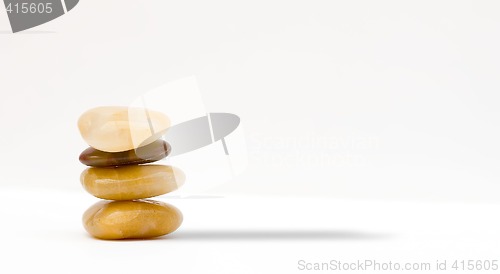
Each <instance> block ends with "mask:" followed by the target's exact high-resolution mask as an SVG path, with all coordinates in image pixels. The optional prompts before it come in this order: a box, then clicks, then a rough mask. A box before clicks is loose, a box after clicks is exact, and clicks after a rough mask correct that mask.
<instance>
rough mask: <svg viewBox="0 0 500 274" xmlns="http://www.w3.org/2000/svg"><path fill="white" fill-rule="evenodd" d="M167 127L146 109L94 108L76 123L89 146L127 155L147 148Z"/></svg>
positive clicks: (164, 118) (162, 117) (162, 118)
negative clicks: (129, 151)
mask: <svg viewBox="0 0 500 274" xmlns="http://www.w3.org/2000/svg"><path fill="white" fill-rule="evenodd" d="M169 126H170V120H169V119H168V117H167V116H166V115H165V114H163V113H161V112H158V111H153V110H149V109H146V108H129V107H97V108H93V109H90V110H88V111H86V112H85V113H83V114H82V115H81V116H80V118H79V119H78V128H79V129H80V134H81V135H82V137H83V139H84V140H85V142H87V144H89V146H91V147H93V148H95V149H97V150H100V151H106V152H119V151H127V150H131V149H134V148H138V147H141V146H145V145H147V144H150V143H152V142H154V141H156V140H157V139H159V138H160V137H161V135H163V134H164V133H165V132H166V130H167V129H168V127H169Z"/></svg>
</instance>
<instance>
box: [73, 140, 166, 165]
mask: <svg viewBox="0 0 500 274" xmlns="http://www.w3.org/2000/svg"><path fill="white" fill-rule="evenodd" d="M170 151H171V147H170V145H169V144H168V143H167V142H165V141H163V140H156V141H154V142H152V143H151V144H149V145H145V146H143V147H138V148H136V149H131V150H127V151H122V152H106V151H100V150H97V149H95V148H93V147H89V148H87V149H86V150H84V151H83V152H82V153H81V154H80V162H81V163H82V164H84V165H87V166H94V167H113V166H122V165H138V164H146V163H152V162H155V161H158V160H161V159H163V158H165V157H167V155H168V154H169V153H170Z"/></svg>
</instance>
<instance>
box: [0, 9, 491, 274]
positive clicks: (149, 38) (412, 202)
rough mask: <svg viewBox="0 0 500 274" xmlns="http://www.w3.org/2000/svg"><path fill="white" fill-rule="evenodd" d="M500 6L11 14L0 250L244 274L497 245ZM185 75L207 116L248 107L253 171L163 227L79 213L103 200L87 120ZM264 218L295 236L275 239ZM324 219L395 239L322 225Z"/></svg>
mask: <svg viewBox="0 0 500 274" xmlns="http://www.w3.org/2000/svg"><path fill="white" fill-rule="evenodd" d="M499 8H500V4H499V3H498V2H497V1H418V2H413V1H269V0H267V1H247V2H244V1H140V3H134V4H130V3H125V2H124V1H117V0H116V1H112V0H109V1H88V0H82V1H81V2H80V3H79V4H78V5H77V6H76V7H75V8H74V9H73V10H72V11H70V12H69V13H68V14H67V15H65V16H63V17H61V18H58V19H56V20H54V21H52V22H49V23H47V24H45V25H42V26H39V27H36V28H34V29H32V30H28V31H25V32H21V33H18V34H11V33H10V26H9V24H8V19H7V15H6V13H5V12H3V11H1V10H0V94H1V98H0V113H1V115H0V125H1V128H2V131H1V134H0V146H1V149H2V150H1V151H2V153H1V157H0V167H1V169H0V171H1V173H2V179H1V181H0V186H1V189H2V195H3V199H4V200H3V202H4V203H5V204H4V205H3V206H2V211H1V212H2V214H4V216H6V217H5V218H4V221H2V223H1V226H2V228H1V229H2V230H0V231H3V232H4V233H3V234H4V235H6V236H9V235H14V236H16V237H9V241H8V245H2V247H1V248H0V250H1V251H2V253H4V252H5V255H7V253H9V256H12V257H14V258H16V260H21V259H22V258H24V257H21V256H22V254H23V253H22V252H19V253H16V252H14V253H11V252H9V251H8V250H9V249H10V248H13V247H14V249H15V246H17V247H18V248H22V250H23V252H25V250H30V251H29V252H28V253H27V255H26V256H27V257H28V258H31V259H33V258H34V257H36V256H38V255H39V254H40V256H42V255H41V254H44V253H45V252H43V250H45V248H46V247H50V246H53V247H57V250H59V253H61V252H64V251H65V250H67V249H68V248H70V250H72V252H74V254H75V256H77V258H74V262H75V263H77V262H80V263H82V264H83V263H84V262H90V263H93V264H100V265H101V266H103V267H105V268H109V267H111V266H109V265H106V264H107V263H108V261H107V260H105V259H103V258H102V256H110V258H111V259H112V260H113V259H117V258H118V257H120V258H121V257H124V258H129V256H134V258H138V259H137V260H138V262H142V261H143V260H144V261H147V260H146V259H147V256H152V258H156V259H159V258H163V257H164V259H165V263H164V265H163V266H162V267H163V268H161V269H157V270H156V271H158V272H163V271H164V272H167V271H169V270H170V269H171V268H170V267H171V266H169V262H170V263H172V262H174V265H173V266H172V268H174V269H175V268H179V267H181V266H182V265H185V264H187V265H189V267H186V268H184V270H186V271H187V269H189V268H192V267H193V265H192V264H194V263H196V260H198V262H199V263H200V266H199V268H197V269H199V270H205V271H207V272H211V271H212V272H214V273H222V272H224V271H228V272H229V271H231V270H232V269H234V268H235V267H236V266H240V268H239V269H240V271H239V272H242V271H241V269H245V267H246V266H248V265H251V266H252V267H251V268H250V267H247V268H246V269H247V270H248V273H255V271H259V272H265V271H274V273H276V271H279V270H281V272H283V273H285V272H291V271H294V270H296V261H297V260H298V259H300V258H302V257H305V256H306V255H307V256H309V257H308V259H310V260H323V259H324V258H327V259H332V257H334V256H335V254H343V256H344V258H347V259H352V260H355V259H365V258H366V257H370V256H375V255H377V256H382V258H384V259H388V260H389V259H391V258H392V259H397V258H399V259H401V258H406V259H408V260H413V261H420V260H424V259H426V258H428V259H432V260H437V259H440V258H443V257H446V256H450V257H452V258H455V257H460V258H462V257H463V258H464V259H489V258H491V257H495V256H496V258H498V257H499V256H498V255H499V250H498V247H497V246H498V242H499V239H500V237H499V236H498V235H497V233H496V232H497V231H498V229H499V228H500V224H499V223H498V221H497V217H496V213H497V212H498V202H499V201H500V198H499V191H500V186H499V182H500V173H499V171H498V170H499V169H498V166H499V164H500V158H499V157H498V155H499V152H500V144H499V142H498V140H499V139H500V130H499V126H498V124H499V120H500V109H499V108H498V107H497V106H498V104H499V101H500V95H499V93H498V91H499V87H500V82H499V81H498V75H499V73H500V54H499V51H498V48H500V35H499V34H500V17H499V16H498V10H499ZM191 75H194V76H195V77H196V78H197V80H198V84H199V88H200V90H201V91H202V93H203V99H204V102H205V105H206V106H207V108H208V111H214V112H232V113H235V114H238V115H239V116H240V117H241V119H242V124H243V126H244V130H245V135H246V140H247V148H248V152H249V166H248V168H247V170H246V171H245V172H244V173H243V174H241V175H240V176H239V177H237V178H236V179H235V180H233V181H231V182H228V183H227V184H226V185H224V186H222V187H220V188H218V189H213V190H212V191H211V192H210V193H208V194H206V193H204V195H216V196H225V197H227V198H224V199H184V200H183V199H178V200H173V202H172V203H173V204H176V205H178V206H179V208H180V209H181V210H182V211H183V212H184V213H185V215H186V221H185V224H184V225H183V226H182V227H181V228H180V230H179V231H178V232H177V234H173V235H172V236H171V237H172V239H173V240H172V241H168V240H169V239H170V238H169V239H164V240H165V241H163V240H162V241H147V242H126V243H117V242H100V241H93V240H92V239H90V238H88V237H87V236H86V235H85V232H84V231H83V228H82V227H81V226H80V223H79V218H80V214H81V212H82V211H83V210H84V209H85V208H86V207H87V205H88V206H90V204H91V203H92V202H93V201H95V199H93V198H92V197H90V195H88V194H86V193H84V191H83V189H82V188H81V187H80V184H79V180H78V178H79V173H80V172H81V170H83V168H84V166H83V165H81V164H80V163H79V162H78V160H77V157H78V155H79V153H80V151H82V150H83V149H85V148H86V144H85V143H84V142H83V140H81V138H80V136H79V133H78V130H77V127H76V121H77V119H78V117H79V115H80V114H81V113H82V112H83V111H85V110H86V109H88V108H91V107H95V106H99V105H128V104H130V103H131V102H132V101H133V100H135V99H136V98H137V97H138V96H140V95H141V94H143V93H144V92H147V91H148V90H150V89H152V88H155V87H157V86H161V85H163V84H165V83H167V82H169V81H173V80H176V79H180V78H183V77H187V76H191ZM172 100H175V98H172ZM166 112H167V114H168V111H166ZM186 183H189V181H188V182H186ZM37 193H39V194H37ZM23 195H26V196H23ZM65 195H66V196H65ZM63 196H65V197H66V198H64V197H63ZM264 196H268V197H274V198H263V197H264ZM288 196H290V197H296V198H290V197H289V198H285V197H288ZM23 197H24V198H23ZM67 197H71V199H69V198H67ZM231 197H232V198H231ZM234 197H240V199H236V198H234ZM314 197H315V198H314ZM13 198H15V200H12V199H13ZM58 198H61V199H62V200H61V205H58V204H57V203H56V202H54V200H52V199H58ZM267 199H271V200H267ZM273 199H274V200H273ZM303 199H306V200H307V199H310V200H307V201H308V202H304V201H303ZM243 201H244V202H243ZM252 201H255V203H256V204H253V203H252ZM63 202H64V203H63ZM259 203H260V204H259ZM195 205H196V207H195ZM285 205H286V206H285ZM32 207H38V208H40V209H45V211H43V210H42V211H40V212H37V211H32V210H31V209H32ZM183 207H184V208H183ZM58 208H64V210H62V211H60V212H59V213H56V212H57V209H58ZM210 209H213V211H211V212H207V210H210ZM388 209H397V210H396V212H391V210H388ZM16 210H17V211H16ZM290 210H292V211H290ZM293 210H299V211H298V212H301V214H300V215H299V216H297V215H294V214H292V213H291V212H295V211H293ZM300 210H304V212H302V211H300ZM48 211H50V212H49V213H47V212H48ZM238 213H241V215H239V214H238ZM393 213H395V215H394V214H393ZM44 214H48V215H47V216H48V217H47V218H46V219H45V218H44V217H43V216H44ZM207 214H210V216H213V217H211V218H208V217H207ZM32 218H34V219H33V221H31V220H32ZM207 218H208V219H207ZM304 218H305V219H304ZM305 220H306V221H307V222H306V221H305ZM410 220H412V221H410ZM233 221H234V222H237V224H235V223H234V222H233ZM245 221H246V222H247V223H245ZM305 222H306V223H305ZM402 223H404V225H402ZM242 224H247V226H245V229H246V230H244V231H243V232H242V231H241V230H239V229H241V227H238V226H239V225H242ZM256 224H257V225H256ZM217 225H220V226H217ZM20 226H22V227H21V228H20ZM57 228H59V229H57ZM63 228H64V229H63ZM66 228H67V229H66ZM253 228H258V229H260V230H263V231H264V237H263V236H262V235H261V234H256V233H255V232H253V231H254V230H252V229H253ZM205 229H207V230H210V229H212V230H211V231H215V232H213V234H210V233H208V232H207V233H208V235H207V234H203V233H201V232H200V231H205ZM273 229H275V230H276V231H278V232H279V231H283V230H284V229H289V230H292V231H293V230H295V231H298V232H296V233H298V234H294V235H295V236H300V235H302V236H303V237H302V240H297V239H295V237H284V238H283V237H281V238H280V237H274V238H273V236H276V235H275V234H273V233H271V232H272V231H274V230H273ZM325 229H326V230H328V231H334V232H335V231H348V232H349V233H356V231H361V233H365V234H367V235H379V234H381V235H390V236H388V237H372V238H373V239H372V238H370V237H368V238H370V240H369V239H367V238H363V237H349V235H351V234H349V233H347V234H342V233H340V236H338V234H329V233H326V235H323V238H321V237H319V236H312V235H315V233H314V232H315V231H322V230H325ZM37 231H38V232H37ZM190 231H194V232H190ZM221 231H222V232H221ZM224 231H226V232H227V231H240V232H241V233H240V232H238V233H236V234H235V235H236V236H233V237H232V238H231V237H221V236H220V234H223V233H224ZM245 231H246V232H245ZM266 231H267V232H266ZM300 231H302V232H303V233H302V234H301V232H300ZM44 233H46V234H44ZM183 233H184V234H183ZM189 233H191V234H189ZM196 233H198V234H196ZM266 233H267V234H266ZM229 234H231V233H229ZM176 235H178V236H177V237H178V238H177V239H181V240H178V241H177V242H175V239H176V238H175V237H176ZM193 235H194V236H193ZM196 235H198V236H196ZM200 235H201V236H200ZM266 235H267V236H266ZM304 235H306V236H304ZM319 235H322V234H321V233H319ZM335 235H337V236H335ZM342 235H344V236H345V237H344V236H342ZM356 235H357V234H356ZM363 235H364V234H363ZM17 236H19V237H17ZM21 236H22V237H21ZM190 236H191V239H192V240H191V241H188V242H183V241H182V239H189V238H190ZM292 236H293V235H292ZM51 237H52V238H51ZM252 237H253V238H252ZM318 238H319V239H318ZM353 238H354V239H353ZM196 239H198V240H196ZM227 239H230V240H229V241H228V240H227ZM249 239H250V240H249ZM341 240H342V241H341ZM276 241H277V242H276ZM51 243H57V244H54V245H51ZM44 245H45V247H44ZM270 246H275V248H274V249H273V248H271V247H270ZM30 247H32V248H30ZM115 247H116V248H119V250H121V251H119V252H118V253H116V254H115V253H114V251H115ZM174 247H175V248H174ZM292 247H296V248H299V247H300V248H299V249H297V250H296V249H293V248H292ZM124 248H140V249H141V250H142V249H144V250H145V252H146V253H144V254H142V255H138V254H136V253H134V252H133V251H130V252H129V251H123V250H125V249H124ZM198 249H199V250H201V251H200V252H202V253H195V255H193V252H194V251H192V250H198ZM263 249H265V250H264V251H262V250H263ZM306 249H307V252H306ZM103 250H107V251H106V253H103V254H101V253H99V252H104V251H103ZM294 250H295V251H294ZM108 251H109V252H108ZM148 251H151V252H150V253H148ZM235 251H237V252H235ZM161 252H165V253H164V256H161V254H163V253H161ZM205 252H207V253H209V254H210V255H209V257H205V256H202V255H201V254H206V253H205ZM259 252H264V253H259ZM59 253H58V254H59ZM67 254H72V253H71V252H69V253H66V256H69V255H67ZM96 254H101V255H102V256H98V257H96V256H97V255H96ZM104 254H106V255H104ZM145 254H148V255H145ZM196 254H198V255H196ZM238 254H240V255H241V256H238ZM259 254H260V255H259ZM2 255H4V254H2ZM115 256H116V257H115ZM41 258H42V259H43V258H45V257H41ZM169 258H172V261H169ZM179 258H184V260H185V261H184V260H181V259H179ZM460 258H456V259H460ZM42 259H40V260H42ZM306 259H307V258H306ZM16 260H9V261H10V262H11V264H8V265H7V267H10V266H14V265H15V264H14V263H15V262H17V261H16ZM72 262H73V261H72ZM19 263H20V264H21V262H19ZM115 263H116V262H115ZM184 263H185V264H184ZM203 264H205V265H204V266H203ZM126 265H127V264H124V265H122V266H126ZM28 266H31V267H36V264H34V265H28ZM44 266H47V267H49V265H44ZM155 266H156V265H155ZM215 266H218V268H216V267H215ZM115 267H117V269H118V268H120V265H118V266H115ZM44 269H45V268H44ZM47 269H48V268H47ZM109 269H111V268H109ZM126 269H129V270H132V269H135V268H133V267H132V268H131V267H130V266H129V267H127V268H126ZM137 269H140V267H138V268H137ZM148 269H149V268H148ZM251 269H253V270H254V271H250V270H251ZM60 270H61V271H62V270H63V269H60ZM150 270H152V269H150Z"/></svg>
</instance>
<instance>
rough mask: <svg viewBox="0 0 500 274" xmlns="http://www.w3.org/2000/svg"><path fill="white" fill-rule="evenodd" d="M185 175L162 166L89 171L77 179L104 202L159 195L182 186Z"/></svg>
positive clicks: (95, 168) (170, 167)
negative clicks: (104, 200)
mask: <svg viewBox="0 0 500 274" xmlns="http://www.w3.org/2000/svg"><path fill="white" fill-rule="evenodd" d="M184 181H185V175H184V173H183V172H182V171H181V170H180V169H178V168H175V167H172V166H164V165H141V166H139V165H132V166H122V167H116V168H100V167H91V168H87V169H85V170H84V171H83V172H82V174H81V175H80V182H81V183H82V186H83V188H85V190H86V191H87V192H88V193H90V194H92V195H94V196H95V197H97V198H101V199H106V200H134V199H143V198H149V197H154V196H158V195H162V194H165V193H168V192H171V191H174V190H176V189H178V188H179V187H180V186H181V185H182V184H184Z"/></svg>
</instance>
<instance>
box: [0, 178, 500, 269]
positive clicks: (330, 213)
mask: <svg viewBox="0 0 500 274" xmlns="http://www.w3.org/2000/svg"><path fill="white" fill-rule="evenodd" d="M158 200H162V201H166V202H168V203H171V204H173V205H175V206H176V207H178V208H179V209H180V210H181V211H182V212H183V214H184V223H183V224H182V226H181V227H180V229H179V230H178V231H176V232H174V233H173V234H171V235H170V236H167V237H164V238H158V239H156V240H146V241H140V240H137V241H101V240H94V239H92V238H90V237H89V236H87V234H86V232H85V231H84V229H83V227H82V225H81V220H80V218H81V214H82V213H83V211H85V209H87V208H88V207H90V205H91V204H93V203H94V202H96V201H97V199H95V198H92V197H89V195H87V194H86V193H83V192H63V191H61V192H57V191H47V190H42V189H12V188H10V189H6V188H2V189H1V192H0V201H1V206H0V216H2V220H3V221H2V225H1V226H0V234H1V235H2V236H3V240H2V245H0V251H1V254H0V255H1V257H2V263H1V264H0V272H1V273H68V272H71V273H75V272H76V273H105V272H113V273H137V272H140V273H142V272H144V273H146V272H149V273H161V272H169V273H296V272H299V273H304V272H306V271H299V270H297V267H298V261H299V260H305V261H308V262H324V261H326V262H328V261H330V260H334V259H335V260H341V261H349V262H351V261H356V260H365V259H368V260H377V261H380V262H388V261H392V262H394V263H395V262H399V263H405V262H412V263H413V262H424V263H425V262H431V263H432V266H433V267H434V264H435V261H436V260H445V259H446V260H448V261H452V260H462V259H465V260H467V259H474V260H478V259H479V260H494V259H498V258H499V255H500V249H499V246H500V245H499V244H500V237H499V235H498V231H499V230H500V223H499V222H498V212H499V210H500V206H499V205H488V204H482V205H480V204H462V203H410V202H376V201H370V202H368V201H367V202H360V201H347V200H332V199H304V198H279V199H277V198H274V199H270V198H256V197H254V198H241V197H240V198H238V197H232V198H229V197H227V198H217V197H211V198H210V197H204V198H203V197H198V198H196V199H195V198H191V199H166V198H158ZM434 270H435V269H434ZM328 272H334V271H328ZM416 272H418V271H416ZM443 272H444V273H446V271H443ZM443 272H437V273H443ZM449 272H450V273H456V272H457V271H452V270H449ZM350 273H357V272H354V271H353V272H350ZM359 273H383V271H382V272H370V271H368V272H359ZM425 273H434V272H432V271H425ZM471 273H477V272H471ZM481 273H496V272H494V271H490V272H488V271H486V272H481Z"/></svg>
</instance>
